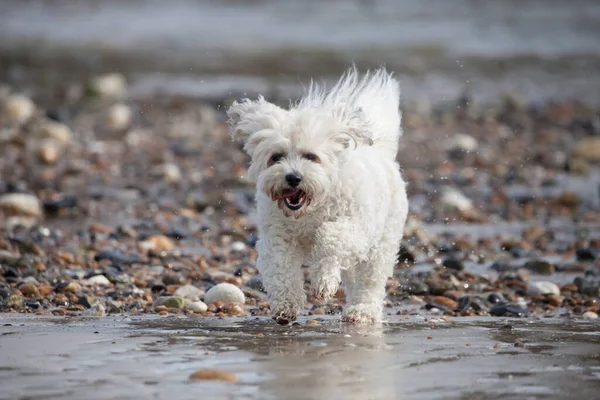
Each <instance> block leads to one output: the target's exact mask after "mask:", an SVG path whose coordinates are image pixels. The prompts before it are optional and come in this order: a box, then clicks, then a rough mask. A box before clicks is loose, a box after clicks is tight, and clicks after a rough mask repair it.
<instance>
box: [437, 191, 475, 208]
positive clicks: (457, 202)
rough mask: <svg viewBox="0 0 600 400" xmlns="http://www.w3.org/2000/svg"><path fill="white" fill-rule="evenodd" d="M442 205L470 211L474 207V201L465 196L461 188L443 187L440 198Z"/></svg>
mask: <svg viewBox="0 0 600 400" xmlns="http://www.w3.org/2000/svg"><path fill="white" fill-rule="evenodd" d="M440 201H441V203H442V205H443V206H444V207H446V208H450V209H454V210H457V211H463V212H464V211H470V210H472V209H473V201H472V200H471V199H469V198H468V197H467V196H465V195H464V194H463V193H462V192H461V191H460V190H458V189H456V188H452V187H445V188H443V189H442V196H441V198H440Z"/></svg>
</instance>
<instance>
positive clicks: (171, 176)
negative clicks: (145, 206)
mask: <svg viewBox="0 0 600 400" xmlns="http://www.w3.org/2000/svg"><path fill="white" fill-rule="evenodd" d="M150 175H152V176H155V177H157V178H161V179H164V180H165V182H167V183H169V184H175V183H179V182H180V181H181V170H180V169H179V167H178V166H177V165H176V164H172V163H165V164H161V165H157V166H155V167H153V168H152V169H151V170H150Z"/></svg>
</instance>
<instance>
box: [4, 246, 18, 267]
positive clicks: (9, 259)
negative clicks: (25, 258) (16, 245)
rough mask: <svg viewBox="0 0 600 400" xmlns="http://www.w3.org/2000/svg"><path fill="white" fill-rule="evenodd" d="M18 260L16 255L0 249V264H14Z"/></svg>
mask: <svg viewBox="0 0 600 400" xmlns="http://www.w3.org/2000/svg"><path fill="white" fill-rule="evenodd" d="M19 258H20V257H19V255H18V254H15V253H12V252H10V251H8V250H2V249H0V264H14V263H16V262H17V261H19Z"/></svg>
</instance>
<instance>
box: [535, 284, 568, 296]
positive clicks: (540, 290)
mask: <svg viewBox="0 0 600 400" xmlns="http://www.w3.org/2000/svg"><path fill="white" fill-rule="evenodd" d="M527 294H529V295H531V296H539V295H544V294H556V295H560V289H559V287H558V286H557V285H556V284H555V283H552V282H547V281H540V282H530V283H529V286H527Z"/></svg>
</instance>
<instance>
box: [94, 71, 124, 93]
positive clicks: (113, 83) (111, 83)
mask: <svg viewBox="0 0 600 400" xmlns="http://www.w3.org/2000/svg"><path fill="white" fill-rule="evenodd" d="M126 85H127V82H126V81H125V77H124V76H123V75H121V74H107V75H101V76H97V77H95V78H94V79H92V81H91V82H90V89H91V91H92V92H93V93H94V94H97V95H99V96H102V97H119V96H121V95H123V93H124V92H125V87H126Z"/></svg>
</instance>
